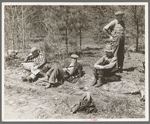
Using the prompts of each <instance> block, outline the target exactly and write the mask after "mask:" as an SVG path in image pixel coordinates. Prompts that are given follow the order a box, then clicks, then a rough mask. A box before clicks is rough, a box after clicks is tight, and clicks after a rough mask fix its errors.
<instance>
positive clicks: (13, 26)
mask: <svg viewBox="0 0 150 124" xmlns="http://www.w3.org/2000/svg"><path fill="white" fill-rule="evenodd" d="M14 18H15V16H14V15H13V25H12V28H13V32H12V49H13V50H14V49H15V47H14V28H15V19H14Z"/></svg>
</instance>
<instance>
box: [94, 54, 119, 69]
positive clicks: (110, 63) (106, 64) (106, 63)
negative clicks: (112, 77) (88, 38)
mask: <svg viewBox="0 0 150 124" xmlns="http://www.w3.org/2000/svg"><path fill="white" fill-rule="evenodd" d="M116 63H117V57H112V58H108V57H107V56H106V55H105V56H103V57H102V58H100V59H99V60H98V61H97V62H96V63H95V65H94V66H96V65H101V66H103V69H111V68H113V67H114V66H115V65H116Z"/></svg>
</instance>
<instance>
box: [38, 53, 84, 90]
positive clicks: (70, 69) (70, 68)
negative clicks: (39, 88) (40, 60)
mask: <svg viewBox="0 0 150 124" xmlns="http://www.w3.org/2000/svg"><path fill="white" fill-rule="evenodd" d="M77 59H78V55H76V54H72V55H71V63H69V64H68V65H67V66H66V68H62V67H58V66H54V67H52V68H51V69H50V70H49V71H48V72H47V73H46V76H45V77H44V78H43V79H41V80H40V82H48V85H47V86H46V88H50V87H52V86H54V85H57V84H60V83H61V84H62V83H63V82H64V80H67V79H68V78H70V77H76V78H77V77H78V78H80V77H81V76H82V73H83V71H82V69H83V68H82V65H81V64H80V63H79V62H77Z"/></svg>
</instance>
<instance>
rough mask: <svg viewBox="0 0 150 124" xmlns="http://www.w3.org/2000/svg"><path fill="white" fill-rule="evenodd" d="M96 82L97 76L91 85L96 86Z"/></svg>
mask: <svg viewBox="0 0 150 124" xmlns="http://www.w3.org/2000/svg"><path fill="white" fill-rule="evenodd" d="M95 84H97V79H96V78H95V79H94V81H93V82H92V84H91V86H94V85H95Z"/></svg>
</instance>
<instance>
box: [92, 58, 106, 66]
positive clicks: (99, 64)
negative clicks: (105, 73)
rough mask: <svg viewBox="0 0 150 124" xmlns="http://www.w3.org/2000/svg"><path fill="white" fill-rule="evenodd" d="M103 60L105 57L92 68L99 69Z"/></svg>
mask: <svg viewBox="0 0 150 124" xmlns="http://www.w3.org/2000/svg"><path fill="white" fill-rule="evenodd" d="M104 59H105V56H103V57H102V58H100V59H99V60H98V61H97V62H96V63H95V64H94V67H95V68H97V69H101V64H102V62H103V61H104Z"/></svg>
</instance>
